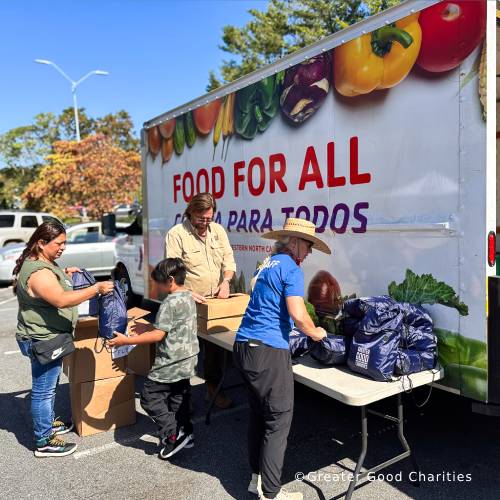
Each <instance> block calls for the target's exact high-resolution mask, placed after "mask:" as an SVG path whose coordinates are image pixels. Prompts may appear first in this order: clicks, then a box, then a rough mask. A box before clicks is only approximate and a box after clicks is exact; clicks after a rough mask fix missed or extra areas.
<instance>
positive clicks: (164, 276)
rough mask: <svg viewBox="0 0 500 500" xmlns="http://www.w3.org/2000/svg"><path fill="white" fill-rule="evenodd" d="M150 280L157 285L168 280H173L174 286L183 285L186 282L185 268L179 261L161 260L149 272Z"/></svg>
mask: <svg viewBox="0 0 500 500" xmlns="http://www.w3.org/2000/svg"><path fill="white" fill-rule="evenodd" d="M151 278H152V279H153V280H154V281H156V282H157V283H167V281H168V279H169V278H174V281H175V283H176V285H179V286H182V285H184V281H185V280H186V266H185V265H184V262H182V260H181V259H179V258H178V257H176V258H175V259H163V260H162V261H160V262H158V264H156V267H155V268H154V269H153V270H152V271H151Z"/></svg>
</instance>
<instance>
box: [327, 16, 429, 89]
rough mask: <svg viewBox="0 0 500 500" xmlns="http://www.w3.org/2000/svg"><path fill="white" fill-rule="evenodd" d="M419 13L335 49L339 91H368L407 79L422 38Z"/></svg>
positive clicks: (334, 70) (334, 74)
mask: <svg viewBox="0 0 500 500" xmlns="http://www.w3.org/2000/svg"><path fill="white" fill-rule="evenodd" d="M418 16H419V13H416V14H412V15H411V16H408V17H405V18H403V19H400V20H399V21H396V23H395V24H393V25H388V26H383V27H382V28H379V29H377V30H375V31H374V32H372V33H368V34H366V35H362V36H360V37H358V38H356V39H354V40H351V41H350V42H347V43H345V44H343V45H341V46H340V47H337V48H335V50H334V68H333V77H334V81H335V88H336V89H337V92H339V94H342V95H344V96H348V97H352V96H356V95H359V94H368V93H369V92H372V91H373V90H377V89H387V88H390V87H394V86H395V85H397V84H398V83H399V82H401V81H402V80H403V79H404V78H406V76H407V75H408V73H409V72H410V70H411V68H412V67H413V65H414V64H415V61H416V59H417V56H418V53H419V51H420V44H421V41H422V30H421V29H420V24H419V23H418Z"/></svg>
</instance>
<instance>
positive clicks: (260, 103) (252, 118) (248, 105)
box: [234, 71, 284, 140]
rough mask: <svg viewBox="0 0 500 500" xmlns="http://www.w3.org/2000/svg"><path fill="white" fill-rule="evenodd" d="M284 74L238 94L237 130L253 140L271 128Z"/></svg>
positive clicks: (244, 136) (263, 80) (277, 106)
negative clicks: (258, 133) (258, 134)
mask: <svg viewBox="0 0 500 500" xmlns="http://www.w3.org/2000/svg"><path fill="white" fill-rule="evenodd" d="M283 78H284V72H283V71H281V72H280V73H278V74H276V75H272V76H268V77H266V78H263V79H262V80H260V81H259V82H257V83H254V84H252V85H249V86H248V87H245V88H244V89H241V90H239V91H238V92H236V107H235V123H234V125H235V130H236V132H237V134H238V135H239V136H241V137H242V138H243V139H248V140H251V139H253V138H254V137H255V136H256V135H257V132H260V133H262V132H264V130H266V129H267V127H269V124H270V123H271V120H272V119H273V118H274V116H275V115H276V113H277V112H278V109H279V101H280V91H281V84H282V83H283Z"/></svg>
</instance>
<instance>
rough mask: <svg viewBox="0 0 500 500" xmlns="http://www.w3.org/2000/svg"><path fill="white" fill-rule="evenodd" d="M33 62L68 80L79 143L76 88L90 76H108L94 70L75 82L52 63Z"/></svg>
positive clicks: (104, 72) (40, 60) (46, 61)
mask: <svg viewBox="0 0 500 500" xmlns="http://www.w3.org/2000/svg"><path fill="white" fill-rule="evenodd" d="M35 62H36V63H38V64H48V65H49V66H53V67H54V68H55V69H56V70H57V71H58V72H59V73H60V74H61V75H62V76H64V78H66V80H68V82H69V83H71V93H72V94H73V108H74V111H75V128H76V140H77V141H78V142H80V122H79V120H78V105H77V102H76V88H77V87H78V85H80V83H82V82H83V81H84V80H86V79H87V78H88V77H89V76H92V75H102V76H106V75H109V73H108V72H107V71H102V70H100V69H95V70H93V71H89V72H88V73H87V74H86V75H85V76H83V77H82V78H80V80H77V81H76V82H75V81H74V80H72V79H71V78H70V77H69V76H68V75H67V74H66V73H65V72H64V71H63V70H62V69H61V68H60V67H59V66H58V65H57V64H55V63H53V62H52V61H48V60H46V59H35Z"/></svg>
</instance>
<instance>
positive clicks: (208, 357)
mask: <svg viewBox="0 0 500 500" xmlns="http://www.w3.org/2000/svg"><path fill="white" fill-rule="evenodd" d="M203 342H204V344H203V345H204V357H203V377H204V379H205V381H206V382H208V383H211V384H214V385H218V383H219V382H220V380H221V378H222V365H223V363H224V358H223V356H224V350H223V349H222V347H219V346H217V345H215V344H213V343H212V342H208V341H207V340H204V341H203Z"/></svg>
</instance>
